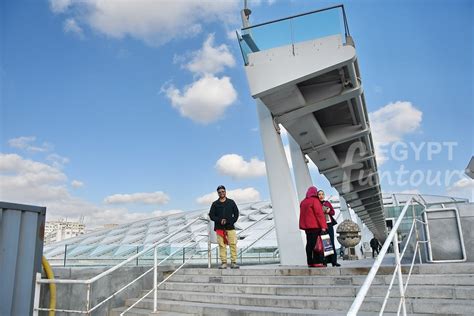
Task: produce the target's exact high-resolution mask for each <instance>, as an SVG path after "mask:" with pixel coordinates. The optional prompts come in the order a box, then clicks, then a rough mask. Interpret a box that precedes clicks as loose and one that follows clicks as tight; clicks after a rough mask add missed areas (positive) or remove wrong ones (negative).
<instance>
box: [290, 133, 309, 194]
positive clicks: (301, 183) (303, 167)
mask: <svg viewBox="0 0 474 316" xmlns="http://www.w3.org/2000/svg"><path fill="white" fill-rule="evenodd" d="M288 143H289V144H290V155H291V162H292V163H293V174H294V176H295V184H296V192H297V193H298V201H299V202H301V201H302V200H303V199H304V198H305V197H306V191H307V190H308V188H309V187H310V186H312V185H313V181H312V180H311V175H310V174H309V169H308V164H307V163H306V159H305V157H304V156H303V153H302V152H301V148H300V145H298V143H297V142H296V141H295V140H294V139H293V137H292V136H291V135H290V134H288Z"/></svg>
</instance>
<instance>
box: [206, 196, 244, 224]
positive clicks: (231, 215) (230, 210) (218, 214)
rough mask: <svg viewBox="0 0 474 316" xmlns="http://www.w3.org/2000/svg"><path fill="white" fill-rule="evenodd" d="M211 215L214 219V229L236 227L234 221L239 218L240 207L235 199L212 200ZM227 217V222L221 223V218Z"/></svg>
mask: <svg viewBox="0 0 474 316" xmlns="http://www.w3.org/2000/svg"><path fill="white" fill-rule="evenodd" d="M209 217H210V218H211V220H212V221H214V230H217V229H225V230H231V229H235V227H234V223H235V222H237V220H238V219H239V209H238V208H237V204H235V202H234V200H231V199H226V200H225V201H224V202H221V201H219V200H216V201H214V202H212V205H211V210H210V211H209ZM222 219H225V220H226V224H225V225H221V220H222Z"/></svg>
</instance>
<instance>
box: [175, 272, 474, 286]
mask: <svg viewBox="0 0 474 316" xmlns="http://www.w3.org/2000/svg"><path fill="white" fill-rule="evenodd" d="M365 278H366V276H365V275H353V276H347V275H341V276H258V275H256V276H239V275H221V276H212V275H185V274H175V275H173V276H172V277H171V278H170V281H171V282H185V283H210V284H216V283H217V284H273V285H283V284H287V285H290V284H293V285H327V286H333V285H362V284H363V282H364V281H365ZM390 280H391V275H377V276H375V278H374V281H373V282H372V284H373V285H384V284H385V285H388V284H390ZM404 280H406V276H404ZM410 284H412V285H415V284H416V285H466V286H474V274H454V275H451V274H430V275H412V276H411V277H410Z"/></svg>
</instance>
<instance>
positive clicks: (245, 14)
mask: <svg viewBox="0 0 474 316" xmlns="http://www.w3.org/2000/svg"><path fill="white" fill-rule="evenodd" d="M250 14H252V10H250V9H249V8H248V7H247V0H244V9H243V10H242V11H240V16H241V17H242V26H243V27H244V28H246V27H249V26H250V22H249V17H250Z"/></svg>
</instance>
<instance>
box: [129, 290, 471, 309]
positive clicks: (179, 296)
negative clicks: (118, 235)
mask: <svg viewBox="0 0 474 316" xmlns="http://www.w3.org/2000/svg"><path fill="white" fill-rule="evenodd" d="M158 297H159V299H160V300H166V301H177V302H193V303H206V304H225V305H234V306H240V305H243V306H257V307H262V308H265V307H269V306H271V307H275V308H286V309H294V310H297V309H302V310H326V311H328V310H335V311H341V312H343V311H347V310H349V308H350V306H351V305H352V302H353V301H354V298H353V297H336V298H329V297H328V298H324V299H319V300H318V299H316V298H315V297H311V296H299V297H295V296H281V295H256V294H254V295H248V294H220V293H213V294H212V295H209V294H208V293H198V292H186V291H181V292H172V291H158ZM135 302H136V299H129V300H127V301H126V304H128V305H131V304H133V303H135ZM382 302H383V298H382V297H378V298H375V297H367V298H366V299H365V300H364V303H363V305H362V307H361V311H366V312H377V311H379V310H380V308H381V306H382ZM419 302H424V305H430V306H431V307H430V309H431V310H430V311H429V312H430V313H437V312H438V311H439V310H443V311H444V313H446V310H447V309H446V308H445V306H446V305H447V306H451V307H450V309H449V310H450V312H451V313H454V314H459V313H461V314H462V313H466V312H468V311H472V309H473V308H474V302H472V301H471V300H464V301H463V302H459V301H456V300H450V299H408V300H407V304H406V305H407V312H409V313H413V312H426V311H423V310H418V311H417V310H416V309H414V305H416V304H418V303H419ZM398 303H399V299H397V298H392V299H389V300H388V303H387V306H386V311H387V312H396V311H397V309H398ZM137 306H138V307H140V308H152V306H153V300H152V299H145V300H143V301H141V302H140V303H138V305H137ZM160 309H161V308H160Z"/></svg>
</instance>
